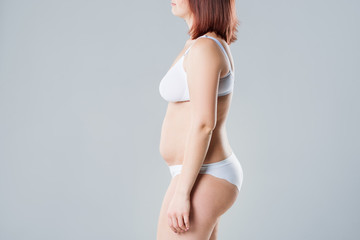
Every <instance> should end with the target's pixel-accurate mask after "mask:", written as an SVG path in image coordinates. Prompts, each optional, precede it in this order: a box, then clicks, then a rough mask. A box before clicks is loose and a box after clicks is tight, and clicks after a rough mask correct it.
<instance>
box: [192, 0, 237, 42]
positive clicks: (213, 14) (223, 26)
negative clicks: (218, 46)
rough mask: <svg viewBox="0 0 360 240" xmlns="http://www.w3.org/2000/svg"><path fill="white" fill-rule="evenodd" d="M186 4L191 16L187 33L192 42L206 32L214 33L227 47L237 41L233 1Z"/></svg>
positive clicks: (199, 1) (218, 0) (221, 0)
mask: <svg viewBox="0 0 360 240" xmlns="http://www.w3.org/2000/svg"><path fill="white" fill-rule="evenodd" d="M188 3H189V8H190V11H191V13H192V15H193V23H192V26H191V28H190V29H189V31H188V34H189V35H190V37H191V39H192V40H193V39H196V38H198V37H200V36H202V35H204V34H206V33H207V32H215V33H216V34H217V35H218V36H220V37H221V38H222V39H224V40H225V41H226V43H227V44H229V45H230V44H231V43H232V42H235V41H236V40H237V36H236V33H237V32H238V30H237V27H238V26H239V25H240V22H239V20H238V19H237V16H236V8H235V0H188Z"/></svg>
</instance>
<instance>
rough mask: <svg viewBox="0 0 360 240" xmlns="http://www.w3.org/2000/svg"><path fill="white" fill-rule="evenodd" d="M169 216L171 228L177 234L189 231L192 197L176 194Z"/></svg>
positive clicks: (170, 206) (168, 211)
mask: <svg viewBox="0 0 360 240" xmlns="http://www.w3.org/2000/svg"><path fill="white" fill-rule="evenodd" d="M167 216H168V223H169V226H170V228H171V229H172V230H173V231H174V232H175V233H178V232H184V231H187V230H189V228H190V222H189V216H190V196H187V195H184V194H178V193H175V194H174V196H173V198H172V200H171V201H170V203H169V208H168V210H167Z"/></svg>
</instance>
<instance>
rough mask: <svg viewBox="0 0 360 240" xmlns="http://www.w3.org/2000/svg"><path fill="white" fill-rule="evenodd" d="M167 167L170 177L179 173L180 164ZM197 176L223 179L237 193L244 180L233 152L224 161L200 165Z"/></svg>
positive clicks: (240, 167)
mask: <svg viewBox="0 0 360 240" xmlns="http://www.w3.org/2000/svg"><path fill="white" fill-rule="evenodd" d="M168 167H169V170H170V174H171V176H172V177H175V176H176V175H178V174H180V173H181V169H182V165H181V164H180V165H171V166H168ZM199 174H210V175H212V176H214V177H217V178H221V179H225V180H227V181H228V182H230V183H232V184H234V185H235V186H236V187H237V189H238V190H239V191H240V189H241V186H242V183H243V178H244V177H243V169H242V166H241V164H240V161H239V160H238V158H237V157H236V155H235V153H234V152H232V153H231V155H230V156H229V157H227V158H225V159H224V160H221V161H218V162H215V163H206V164H203V165H201V167H200V171H199Z"/></svg>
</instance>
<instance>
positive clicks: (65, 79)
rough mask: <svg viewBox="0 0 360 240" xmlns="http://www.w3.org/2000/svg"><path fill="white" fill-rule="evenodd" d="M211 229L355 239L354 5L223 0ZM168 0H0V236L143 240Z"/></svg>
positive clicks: (175, 24) (160, 165) (178, 34)
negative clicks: (219, 155)
mask: <svg viewBox="0 0 360 240" xmlns="http://www.w3.org/2000/svg"><path fill="white" fill-rule="evenodd" d="M236 4H237V13H238V17H239V20H240V21H241V26H240V28H239V33H238V38H239V40H238V41H237V42H235V43H234V44H232V45H231V46H230V47H231V50H232V54H233V56H234V61H235V68H236V80H235V81H236V82H235V90H234V95H233V102H232V108H231V110H230V113H229V118H228V122H227V128H228V131H229V132H228V136H229V140H230V144H231V146H232V148H233V150H234V152H235V153H236V154H237V156H238V157H239V159H240V161H241V164H242V166H243V168H244V175H245V176H244V185H243V188H242V191H241V193H240V195H239V198H238V199H237V201H236V203H235V205H233V207H232V208H231V210H230V211H228V212H226V213H225V214H224V215H223V217H222V218H221V221H220V225H219V227H220V228H219V239H221V240H225V239H244V240H255V239H256V240H263V239H274V240H275V239H276V240H282V239H284V240H285V239H286V240H288V239H292V240H297V239H299V240H304V239H314V240H315V239H316V240H318V239H327V240H331V239H359V238H360V230H359V225H360V218H359V215H360V211H359V202H360V196H359V183H360V174H359V167H360V164H359V155H360V154H359V134H360V131H359V126H358V123H359V120H360V119H359V116H360V114H359V111H360V110H359V109H360V108H359V104H358V103H359V100H360V99H359V93H358V91H359V87H360V84H359V77H360V73H359V60H360V54H359V42H360V34H359V21H360V16H359V13H358V10H359V7H360V4H359V1H355V0H353V1H351V0H342V1H340V0H338V1H333V0H326V1H325V0H322V1H321V0H311V1H310V0H305V1H304V0H303V1H300V0H298V1H278V0H275V1H265V0H258V1H246V2H245V1H237V3H236ZM187 30H188V29H187V25H186V23H185V22H184V21H183V20H182V19H180V18H178V17H175V16H173V15H172V13H171V6H170V1H169V0H167V1H144V0H143V1H108V0H103V1H79V0H75V1H74V0H72V1H59V0H57V1H14V0H13V1H10V0H1V1H0V114H1V117H0V239H1V240H13V239H14V240H15V239H24V240H32V239H36V240H40V239H46V240H48V239H52V240H56V239H61V240H63V239H64V240H65V239H66V240H70V239H71V240H72V239H76V240H82V239H84V240H85V239H86V240H92V239H96V240H100V239H101V240H103V239H106V240H112V239H139V240H140V239H155V237H156V227H157V220H158V213H159V210H160V207H161V201H162V198H163V195H164V194H165V191H166V189H167V186H168V184H169V182H170V172H169V170H168V168H167V165H166V164H165V162H164V160H163V159H162V158H161V156H160V154H159V151H158V144H159V140H160V130H161V124H162V120H163V117H164V114H165V111H166V104H167V103H166V102H165V101H164V100H163V99H162V98H161V97H160V95H159V92H158V85H159V82H160V80H161V78H162V77H163V76H164V74H165V73H166V71H167V70H168V68H169V67H170V65H171V64H172V62H173V61H174V59H175V57H176V56H177V54H178V53H179V52H180V51H181V49H182V48H183V45H184V43H185V41H186V40H187V38H188V36H187V34H186V32H187Z"/></svg>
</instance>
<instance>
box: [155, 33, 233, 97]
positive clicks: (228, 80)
mask: <svg viewBox="0 0 360 240" xmlns="http://www.w3.org/2000/svg"><path fill="white" fill-rule="evenodd" d="M202 37H206V38H211V39H213V40H214V41H215V42H216V43H217V44H218V45H219V46H220V48H221V50H222V51H223V53H224V54H225V56H226V59H227V61H228V63H229V72H228V73H227V74H226V75H225V76H224V77H222V78H220V80H219V88H218V96H224V95H227V94H229V93H231V92H232V91H233V89H234V78H235V73H234V71H232V70H231V63H230V59H229V56H228V55H227V54H226V51H225V49H224V47H223V46H222V45H221V43H220V42H219V40H217V39H216V38H214V37H210V36H207V35H203V36H200V37H198V38H197V39H199V38H202ZM191 47H192V45H191V46H190V47H189V48H188V49H187V50H186V52H185V53H184V55H182V56H181V58H180V59H179V60H178V61H177V62H176V63H175V64H174V66H173V67H171V68H170V69H169V71H168V72H167V73H166V74H165V76H164V77H163V78H162V79H161V81H160V85H159V92H160V95H161V97H162V98H164V99H165V100H166V101H168V102H182V101H190V97H189V88H188V83H187V76H186V72H185V70H184V67H183V61H184V57H185V55H186V54H187V53H188V52H189V50H190V48H191Z"/></svg>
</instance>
